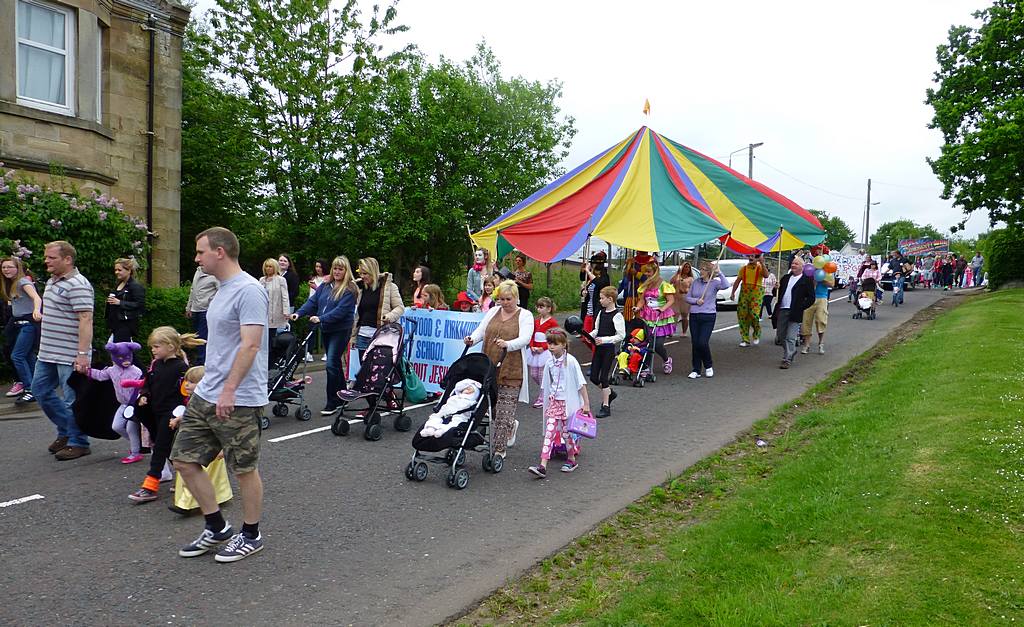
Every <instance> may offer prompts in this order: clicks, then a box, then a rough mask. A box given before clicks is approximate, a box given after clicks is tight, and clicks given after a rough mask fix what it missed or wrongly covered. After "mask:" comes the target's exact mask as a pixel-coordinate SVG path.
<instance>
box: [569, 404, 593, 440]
mask: <svg viewBox="0 0 1024 627" xmlns="http://www.w3.org/2000/svg"><path fill="white" fill-rule="evenodd" d="M568 431H569V433H575V434H576V435H580V436H583V437H585V438H590V439H594V438H596V437H597V420H596V419H595V418H594V417H593V416H592V415H591V414H588V413H587V412H585V411H583V410H582V409H580V410H578V411H577V412H576V413H575V414H573V415H572V417H570V418H569V424H568Z"/></svg>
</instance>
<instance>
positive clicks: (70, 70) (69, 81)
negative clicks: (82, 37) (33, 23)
mask: <svg viewBox="0 0 1024 627" xmlns="http://www.w3.org/2000/svg"><path fill="white" fill-rule="evenodd" d="M17 3H18V4H20V3H24V4H34V5H36V6H38V7H41V8H43V9H47V10H49V11H55V12H58V13H63V14H64V50H57V49H54V48H51V47H50V46H47V45H44V44H40V43H38V42H35V41H32V40H29V39H22V38H21V37H19V36H18V24H17V21H18V18H17V15H18V10H17V5H15V10H14V15H15V18H14V21H15V25H14V38H15V43H14V57H15V61H14V71H15V82H17V77H18V76H19V75H20V73H21V72H20V71H19V68H20V67H21V58H20V56H21V45H22V44H25V45H27V46H31V47H33V48H38V49H40V50H46V51H47V52H53V53H56V54H63V55H64V63H65V65H64V102H65V103H67V104H66V105H59V104H56V103H53V102H47V101H45V100H37V99H35V98H29V97H27V96H22V95H21V85H20V84H19V85H17V94H18V96H17V98H18V104H20V105H24V106H26V107H32V108H34V109H41V110H43V111H50V112H52V113H59V114H61V115H68V116H74V115H75V77H76V75H77V71H76V70H77V68H76V67H75V32H76V31H77V28H76V27H77V25H78V21H77V19H76V18H77V16H76V15H75V11H74V9H71V8H70V7H65V6H61V5H59V4H53V3H51V2H44V1H42V0H17Z"/></svg>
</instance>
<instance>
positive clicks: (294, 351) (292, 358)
mask: <svg viewBox="0 0 1024 627" xmlns="http://www.w3.org/2000/svg"><path fill="white" fill-rule="evenodd" d="M314 333H315V328H314V327H311V328H310V330H309V332H308V333H306V337H304V338H303V339H302V341H301V342H300V341H297V339H296V337H295V334H294V333H292V332H291V331H282V332H281V333H278V334H277V336H275V337H274V341H273V343H272V344H271V346H270V381H269V382H268V384H267V389H268V394H267V396H268V398H269V400H270V402H271V403H274V407H273V408H272V409H271V412H273V414H274V415H275V416H277V417H278V418H284V417H285V416H287V415H288V412H289V411H290V410H289V409H288V406H289V405H297V407H296V409H295V419H296V420H309V419H310V418H312V417H313V412H312V411H311V410H310V409H309V406H308V405H306V398H305V396H304V395H305V391H306V386H307V385H309V384H310V383H312V382H313V379H312V377H310V376H309V375H307V374H306V352H307V348H308V346H309V342H310V341H311V339H312V338H313V334H314ZM299 365H301V366H302V375H301V376H300V377H299V378H298V379H294V378H293V377H294V376H295V371H296V370H298V368H299ZM262 423H263V424H262V425H261V427H262V428H263V429H267V428H269V427H270V418H267V417H266V416H263V418H262Z"/></svg>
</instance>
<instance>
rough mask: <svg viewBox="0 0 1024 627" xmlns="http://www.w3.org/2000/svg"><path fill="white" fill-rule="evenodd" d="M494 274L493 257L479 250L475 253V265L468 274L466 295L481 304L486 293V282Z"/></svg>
mask: <svg viewBox="0 0 1024 627" xmlns="http://www.w3.org/2000/svg"><path fill="white" fill-rule="evenodd" d="M492 274H494V267H493V264H492V263H491V255H490V253H488V252H487V251H486V250H477V251H476V252H475V253H473V265H472V266H470V267H469V271H468V272H466V295H468V296H469V297H470V298H472V299H473V301H474V302H480V297H481V296H482V295H483V293H484V280H485V279H487V278H490V276H491V275H492Z"/></svg>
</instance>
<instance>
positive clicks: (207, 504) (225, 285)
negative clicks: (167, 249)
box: [171, 227, 270, 562]
mask: <svg viewBox="0 0 1024 627" xmlns="http://www.w3.org/2000/svg"><path fill="white" fill-rule="evenodd" d="M238 252H239V250H238V238H237V237H235V235H234V233H232V232H231V231H229V230H227V229H225V228H222V227H213V228H209V229H206V230H205V231H203V232H202V233H200V234H199V235H197V236H196V263H198V264H199V265H200V266H201V267H202V269H203V271H204V272H207V273H208V274H211V275H213V276H215V277H216V278H217V280H218V281H219V282H220V287H219V288H218V290H217V293H216V295H215V296H214V297H213V299H212V300H211V301H210V306H209V309H207V312H206V322H207V325H208V327H209V340H208V343H207V345H206V373H205V374H204V375H203V379H202V381H200V382H199V386H198V387H197V388H196V390H195V392H193V393H192V397H191V398H190V399H189V403H188V409H187V411H186V412H185V416H184V417H183V418H182V421H181V426H180V427H179V428H178V435H177V438H175V441H174V448H173V450H172V451H171V459H172V460H173V461H174V467H175V468H176V469H177V470H178V472H180V473H181V476H182V478H183V479H184V480H185V484H186V485H187V486H188V489H189V490H190V491H191V492H192V494H193V495H194V496H195V497H196V501H198V502H199V508H200V509H201V510H202V512H203V516H204V517H205V518H206V526H205V528H204V529H203V532H202V533H201V534H199V537H198V538H196V539H195V540H194V541H193V542H192V543H191V544H189V545H187V546H185V547H183V548H182V549H181V550H179V551H178V555H180V556H182V557H198V556H200V555H203V554H205V553H207V552H208V551H210V550H212V549H215V548H217V547H220V545H222V544H224V543H225V542H226V543H227V544H225V545H224V546H223V547H221V548H220V550H218V551H217V555H216V556H215V558H214V559H215V560H216V561H218V562H235V561H238V560H240V559H244V558H246V557H248V556H250V555H252V554H253V553H256V552H258V551H261V550H262V549H263V536H262V535H261V534H260V531H259V522H260V516H261V515H262V513H263V512H262V509H263V482H262V480H261V479H260V475H259V470H258V469H257V464H258V462H259V453H260V422H261V420H262V418H263V406H264V405H266V404H267V319H268V316H269V307H270V301H269V297H268V296H267V291H266V290H265V289H263V287H262V286H261V285H260V284H259V282H258V281H257V280H256V279H254V278H253V277H251V276H250V275H249V274H247V273H245V272H243V271H242V268H241V267H240V266H239V265H238ZM222 450H223V451H224V460H225V462H226V463H227V466H228V469H230V470H231V472H232V473H233V474H234V475H235V477H236V478H237V479H238V487H239V490H240V491H241V493H242V516H243V518H242V522H243V525H242V530H241V532H240V533H234V530H233V529H232V528H231V525H229V524H228V522H227V521H226V520H224V516H223V514H221V511H220V506H219V505H218V503H217V498H216V496H215V493H214V489H213V483H211V481H210V478H209V477H208V476H207V474H206V473H205V472H203V468H202V467H203V466H207V465H209V464H210V463H211V462H212V461H213V460H214V459H216V457H217V455H218V454H219V453H220V452H221V451H222Z"/></svg>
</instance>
